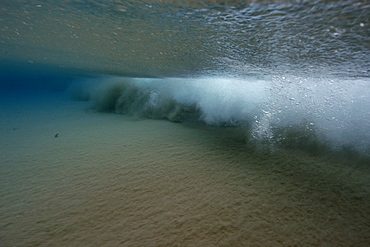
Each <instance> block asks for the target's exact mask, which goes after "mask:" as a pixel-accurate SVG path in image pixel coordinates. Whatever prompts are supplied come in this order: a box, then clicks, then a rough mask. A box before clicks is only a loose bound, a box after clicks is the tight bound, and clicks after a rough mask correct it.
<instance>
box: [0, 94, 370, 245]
mask: <svg viewBox="0 0 370 247" xmlns="http://www.w3.org/2000/svg"><path fill="white" fill-rule="evenodd" d="M45 95H46V94H45ZM45 95H42V94H41V95H37V99H36V98H32V97H29V98H27V97H23V98H24V100H23V101H18V100H16V99H17V98H15V96H14V97H9V98H8V99H4V98H3V99H2V110H1V136H2V137H1V143H0V144H1V156H0V159H1V162H0V164H1V178H0V181H1V218H0V222H1V225H0V227H1V228H0V229H1V231H0V232H1V235H0V236H1V242H2V246H294V245H296V246H368V244H369V241H370V235H369V232H370V231H369V230H370V226H369V223H368V222H369V221H368V219H369V218H370V209H369V208H370V205H369V204H370V203H369V181H370V180H369V177H368V174H369V173H368V172H366V171H365V172H364V170H362V169H361V168H356V169H355V168H352V167H351V166H350V164H340V163H329V162H328V161H325V160H322V159H319V158H317V157H311V156H308V155H305V154H302V153H289V155H287V152H288V151H281V152H279V153H277V152H276V153H274V154H269V155H267V154H256V153H253V152H251V151H248V150H247V149H246V147H245V144H244V140H240V139H238V138H234V137H235V136H234V134H233V131H234V130H233V129H221V128H195V127H191V126H184V125H181V124H176V123H171V122H168V121H160V120H142V119H133V118H128V117H125V116H123V115H115V114H101V113H96V112H93V111H90V110H86V107H87V106H86V105H85V103H81V102H73V101H67V100H66V99H65V98H63V97H56V96H55V95H53V96H52V97H50V96H47V97H46V96H45ZM51 98H53V100H52V99H51ZM10 99H12V100H10ZM56 133H58V137H57V138H55V134H56Z"/></svg>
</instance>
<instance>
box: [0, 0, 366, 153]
mask: <svg viewBox="0 0 370 247" xmlns="http://www.w3.org/2000/svg"><path fill="white" fill-rule="evenodd" d="M0 7H1V8H0V11H1V18H0V24H1V31H0V32H1V35H0V41H1V43H0V54H1V56H0V61H1V73H2V83H3V84H5V87H9V86H10V87H13V89H14V87H18V89H19V90H24V89H27V87H29V86H37V87H38V86H40V85H43V86H46V87H59V88H67V87H68V85H67V84H70V81H73V80H70V81H69V80H68V78H69V77H75V76H80V77H81V76H82V77H84V76H85V77H86V76H88V77H89V78H87V79H86V80H85V79H82V80H79V84H80V85H77V86H76V85H73V86H72V90H71V91H72V94H73V95H74V97H76V98H79V99H84V100H91V101H92V103H93V107H94V108H95V109H97V110H100V111H109V112H117V113H123V114H131V115H140V116H145V117H150V118H160V119H168V120H171V121H175V122H187V121H199V122H201V123H205V124H208V125H212V126H234V127H235V126H236V127H241V128H243V130H244V135H245V139H246V141H247V142H249V141H252V142H257V143H263V144H264V145H265V144H267V146H271V145H272V146H274V145H276V144H277V145H282V146H284V147H294V148H296V147H298V148H303V149H308V150H311V151H314V152H321V153H322V152H329V150H330V152H331V151H333V150H335V151H338V150H345V151H344V152H353V151H356V152H360V153H362V155H365V156H367V153H368V152H369V147H370V136H369V129H370V80H369V76H370V70H369V68H370V49H369V48H370V21H369V18H370V17H369V16H370V2H368V1H361V2H360V1H319V0H317V1H203V2H198V1H86V2H85V1H57V2H55V1H7V0H6V1H2V2H1V4H0ZM20 74H24V76H23V78H21V79H19V78H18V77H19V75H20ZM40 74H41V75H45V74H46V75H48V76H51V77H52V79H50V80H45V76H43V77H42V79H41V81H42V83H40V82H35V81H37V79H36V80H35V78H34V77H37V76H38V75H40ZM96 75H107V76H121V77H122V76H123V77H126V79H119V78H112V77H108V78H102V77H98V79H96V78H95V79H93V81H94V82H91V80H90V79H91V76H96ZM14 76H15V77H14ZM28 76H31V78H30V80H28V81H27V77H28ZM13 77H14V78H13ZM60 77H63V78H64V79H66V78H67V80H66V82H65V83H66V85H65V86H61V84H63V82H60V80H59V79H58V78H60ZM127 77H136V78H135V79H127ZM140 78H142V79H140ZM143 78H146V79H143ZM150 78H156V79H150ZM15 81H18V82H17V83H14V82H15ZM19 81H21V82H25V81H27V82H26V83H25V85H22V83H19ZM81 81H87V83H81ZM349 150H350V151H349Z"/></svg>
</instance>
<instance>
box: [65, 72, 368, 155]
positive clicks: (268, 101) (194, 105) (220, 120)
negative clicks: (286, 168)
mask: <svg viewBox="0 0 370 247" xmlns="http://www.w3.org/2000/svg"><path fill="white" fill-rule="evenodd" d="M71 91H72V92H73V94H74V95H75V96H76V95H77V96H78V98H81V99H85V100H90V101H91V102H92V106H93V108H94V109H96V110H98V111H108V112H115V113H120V114H130V115H136V116H140V117H148V118H154V119H167V120H170V121H174V122H187V121H197V122H202V123H205V124H208V125H213V126H243V127H245V131H244V133H245V135H246V138H247V139H253V140H255V141H257V142H260V143H268V144H273V145H275V144H282V145H284V146H288V147H299V148H305V149H307V148H308V149H315V150H319V149H324V146H327V145H329V146H331V147H333V148H336V149H338V148H341V147H343V146H351V147H352V148H355V149H356V150H362V151H365V152H366V150H368V149H369V146H370V136H369V134H368V130H369V129H370V123H369V119H370V116H369V114H370V109H369V106H370V100H369V99H370V95H369V94H370V93H369V82H368V81H367V80H366V79H357V80H355V79H353V78H351V83H349V81H348V80H346V79H343V78H319V77H318V78H307V77H299V76H276V77H272V78H266V79H256V78H244V79H236V78H220V77H214V78H206V77H202V78H186V79H185V78H167V79H149V78H105V79H100V80H95V81H93V82H85V83H81V84H79V85H78V86H74V87H72V90H71Z"/></svg>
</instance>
